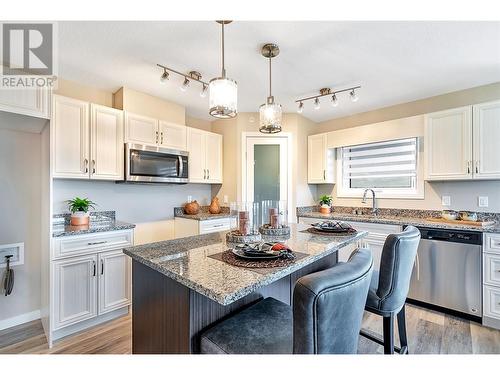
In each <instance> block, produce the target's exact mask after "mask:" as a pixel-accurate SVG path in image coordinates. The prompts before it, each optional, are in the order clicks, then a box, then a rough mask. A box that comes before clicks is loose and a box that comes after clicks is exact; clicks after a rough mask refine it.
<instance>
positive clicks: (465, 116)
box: [424, 106, 473, 180]
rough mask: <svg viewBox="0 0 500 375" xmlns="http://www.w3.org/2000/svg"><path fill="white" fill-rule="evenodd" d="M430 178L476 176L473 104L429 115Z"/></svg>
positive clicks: (427, 165) (427, 160) (427, 167)
mask: <svg viewBox="0 0 500 375" xmlns="http://www.w3.org/2000/svg"><path fill="white" fill-rule="evenodd" d="M424 147H425V176H426V177H425V178H426V180H468V179H471V178H472V174H473V170H472V169H473V165H472V164H473V163H472V107H471V106H466V107H461V108H454V109H450V110H446V111H441V112H436V113H431V114H428V115H426V116H425V144H424Z"/></svg>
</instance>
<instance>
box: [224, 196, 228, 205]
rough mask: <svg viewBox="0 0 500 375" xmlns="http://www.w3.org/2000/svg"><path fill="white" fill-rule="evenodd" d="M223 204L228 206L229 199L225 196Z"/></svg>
mask: <svg viewBox="0 0 500 375" xmlns="http://www.w3.org/2000/svg"><path fill="white" fill-rule="evenodd" d="M223 202H224V204H228V203H229V197H228V196H227V195H224V200H223Z"/></svg>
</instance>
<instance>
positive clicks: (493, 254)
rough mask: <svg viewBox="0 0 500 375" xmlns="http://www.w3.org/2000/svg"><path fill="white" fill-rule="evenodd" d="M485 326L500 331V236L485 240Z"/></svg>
mask: <svg viewBox="0 0 500 375" xmlns="http://www.w3.org/2000/svg"><path fill="white" fill-rule="evenodd" d="M483 324H484V325H486V326H489V327H493V328H496V329H500V234H497V233H486V234H484V238H483Z"/></svg>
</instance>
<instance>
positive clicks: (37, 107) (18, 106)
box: [0, 87, 50, 118]
mask: <svg viewBox="0 0 500 375" xmlns="http://www.w3.org/2000/svg"><path fill="white" fill-rule="evenodd" d="M49 109H50V91H49V89H47V88H45V87H37V88H34V89H26V90H0V111H6V112H12V113H19V114H21V115H26V116H33V117H42V118H49V117H50V113H49V112H50V110H49Z"/></svg>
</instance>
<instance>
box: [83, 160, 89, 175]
mask: <svg viewBox="0 0 500 375" xmlns="http://www.w3.org/2000/svg"><path fill="white" fill-rule="evenodd" d="M88 165H89V160H88V159H85V160H84V161H83V168H85V169H84V170H85V173H89V167H88Z"/></svg>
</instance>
